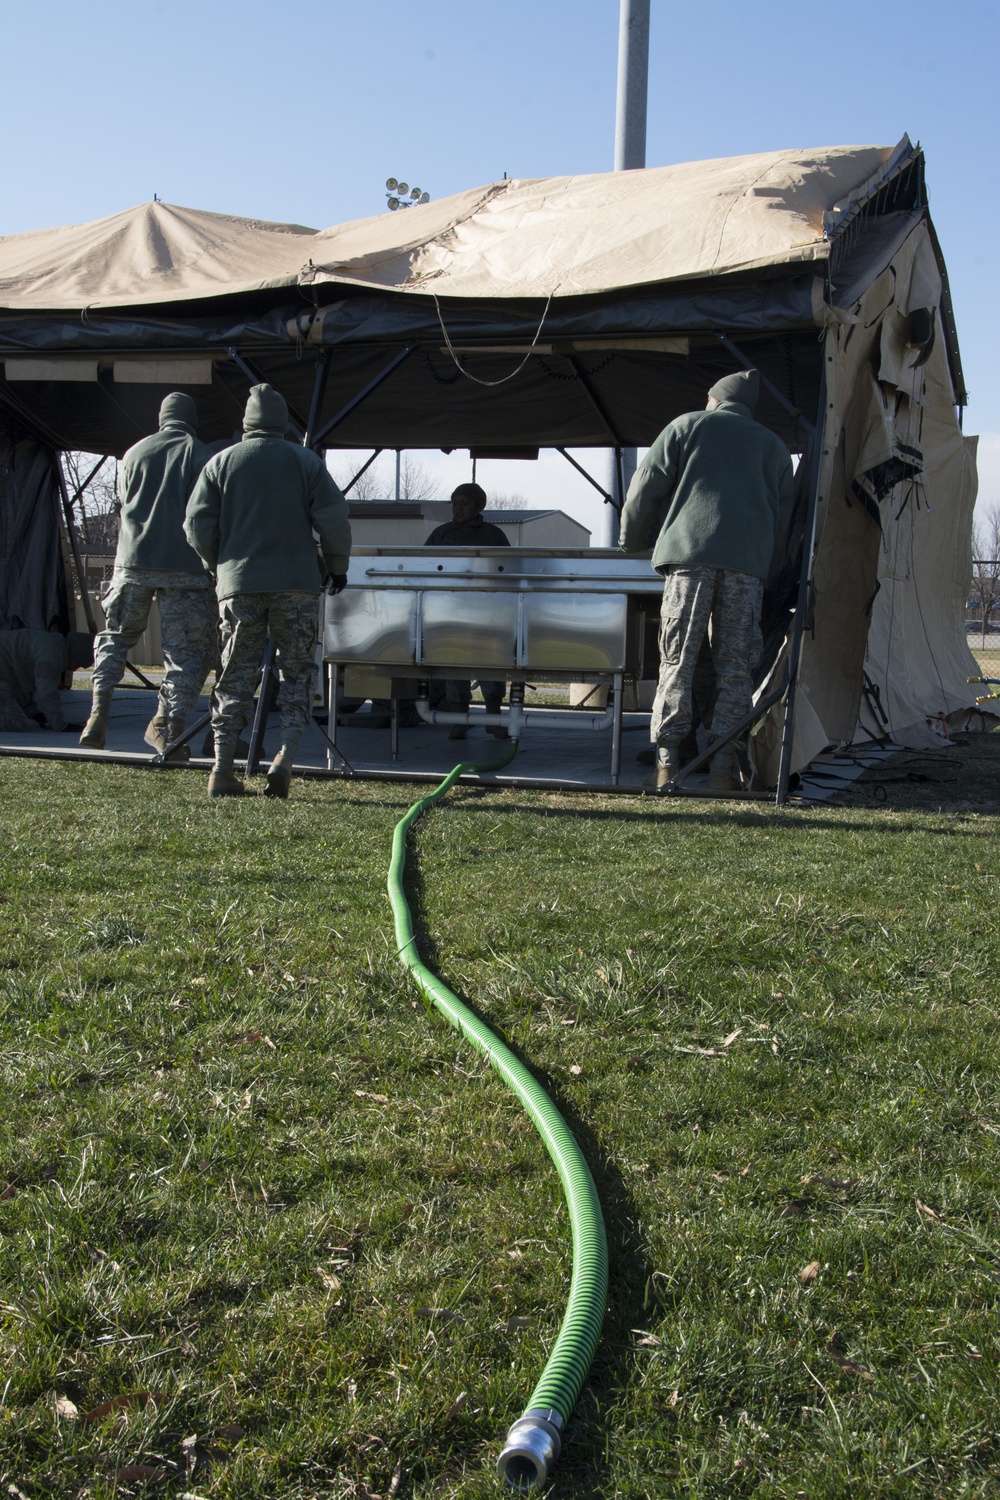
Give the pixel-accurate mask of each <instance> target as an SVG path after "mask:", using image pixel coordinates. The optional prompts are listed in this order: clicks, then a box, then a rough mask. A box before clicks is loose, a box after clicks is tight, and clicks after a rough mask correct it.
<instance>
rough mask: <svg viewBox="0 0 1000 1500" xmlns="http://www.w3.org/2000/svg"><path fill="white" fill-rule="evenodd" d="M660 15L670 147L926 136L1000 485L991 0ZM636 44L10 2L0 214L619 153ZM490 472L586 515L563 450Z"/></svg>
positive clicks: (544, 27) (29, 219)
mask: <svg viewBox="0 0 1000 1500" xmlns="http://www.w3.org/2000/svg"><path fill="white" fill-rule="evenodd" d="M651 9H652V17H651V34H650V89H649V125H648V145H647V162H648V164H649V165H650V166H659V165H664V164H666V163H669V162H675V161H691V160H697V159H700V158H706V157H713V156H734V155H742V154H744V153H749V152H755V151H768V150H774V149H778V148H785V147H792V146H820V145H834V144H872V143H877V144H883V143H884V144H894V143H895V142H896V141H897V140H898V139H899V138H900V136H902V135H903V133H904V132H906V133H908V134H909V135H910V137H911V138H912V139H913V140H919V141H920V142H921V144H922V145H923V146H924V148H925V150H926V153H927V181H928V188H929V193H930V201H931V212H932V215H933V217H934V220H935V224H936V226H937V230H938V234H939V236H940V239H941V242H942V247H943V250H944V254H945V258H946V260H947V263H948V269H949V274H950V278H951V284H952V292H953V296H954V303H955V312H956V318H957V322H958V330H959V337H960V340H961V345H962V354H963V362H964V366H965V374H966V382H967V385H968V388H969V391H970V393H971V402H970V407H969V410H968V413H967V423H966V426H967V430H968V431H971V432H979V433H981V434H983V454H982V462H981V474H982V483H981V493H982V496H983V498H984V499H1000V369H998V365H997V361H996V359H995V358H994V357H993V354H992V350H993V346H994V344H995V342H996V336H997V332H998V328H997V323H998V317H997V299H996V298H995V296H994V295H993V294H992V288H991V286H990V285H989V284H988V283H987V284H986V286H985V296H984V297H982V298H981V297H980V294H979V290H978V289H979V287H980V286H981V285H983V284H984V282H985V280H986V278H989V281H990V282H992V280H993V277H994V275H995V262H996V250H995V247H996V244H997V242H998V237H1000V195H998V194H997V192H996V187H995V184H996V178H997V167H996V163H995V161H994V159H993V158H992V155H991V152H992V150H993V148H994V143H995V142H996V140H997V137H998V124H1000V106H998V103H997V96H998V92H1000V90H998V88H997V84H996V63H997V56H998V40H1000V37H998V33H1000V22H998V20H997V9H996V7H995V6H993V5H992V4H986V3H982V0H965V3H963V4H962V5H961V6H955V5H951V6H946V5H943V4H940V3H934V4H931V3H928V0H913V3H911V4H909V5H908V6H905V7H903V6H898V5H895V4H889V3H884V0H869V3H859V0H847V3H841V4H840V5H838V6H833V5H828V6H826V7H824V8H822V9H820V8H818V7H814V6H813V7H809V6H802V5H801V4H798V5H792V4H790V3H786V0H775V3H760V4H757V5H748V4H746V3H736V0H717V3H716V4H715V5H714V6H711V7H708V6H704V5H697V6H695V5H691V6H682V5H680V4H678V3H675V0H652V7H651ZM617 44H618V0H572V3H569V0H530V3H529V0H423V3H422V4H421V5H414V4H412V3H404V0H367V3H366V4H359V3H356V0H355V3H351V4H347V3H343V0H325V3H321V0H284V3H283V4H281V5H274V4H272V3H268V4H264V3H262V0H200V3H198V4H195V3H192V0H170V3H165V0H89V3H87V4H81V3H79V0H47V3H45V4H39V3H38V0H0V46H2V50H3V52H4V55H5V57H6V59H7V65H6V67H5V69H4V73H5V77H4V88H3V90H2V92H0V131H2V138H3V139H4V141H5V143H6V146H5V152H4V156H5V161H4V170H3V174H2V179H0V233H2V234H12V233H19V232H22V231H25V230H30V229H39V228H43V227H47V226H50V225H55V224H67V223H76V222H81V221H86V220H89V219H98V218H102V217H104V216H105V215H108V214H112V213H116V212H117V211H119V210H120V209H124V208H127V207H129V206H131V205H133V204H136V203H141V202H144V201H147V200H148V199H150V198H152V196H153V194H154V193H156V194H157V195H158V196H159V197H160V198H163V199H165V200H167V201H168V202H172V203H179V204H184V205H187V206H190V207H195V208H205V209H212V210H215V211H217V212H228V213H233V214H238V215H240V216H243V217H249V218H263V219H273V220H281V221H295V222H298V223H302V224H308V225H311V226H312V227H314V228H320V227H323V226H325V225H328V224H334V223H338V222H342V221H344V220H347V219H352V218H360V217H364V216H366V215H368V214H373V213H379V212H381V211H382V210H383V208H384V204H385V193H384V182H385V179H386V177H387V176H389V175H394V176H397V177H403V178H405V179H406V180H407V181H408V182H410V183H413V182H416V183H418V184H419V185H420V186H421V187H423V188H425V189H427V191H429V192H430V194H431V196H432V197H434V198H440V197H444V196H446V195H447V194H449V193H454V192H459V191H461V190H463V189H465V188H469V187H474V186H477V185H479V184H482V183H485V182H490V181H493V180H495V179H496V178H499V177H502V176H503V174H504V173H505V172H506V173H507V175H508V176H511V177H545V176H558V175H562V174H563V173H577V172H601V171H608V170H610V168H611V166H612V163H613V151H614V116H615V88H616V67H617ZM14 60H20V63H19V65H18V64H17V63H15V62H14ZM12 147H13V148H12ZM980 304H981V305H980ZM450 462H452V466H453V467H454V465H456V464H458V463H459V460H458V458H457V456H456V457H455V459H454V460H453V461H450ZM560 465H561V467H560ZM465 467H467V464H466V465H465ZM564 469H565V470H566V471H567V472H566V473H564V472H563V470H564ZM491 470H496V475H495V477H493V476H492V473H491V474H490V475H486V474H483V475H481V477H483V478H484V480H485V481H486V482H487V483H488V484H489V483H493V484H495V485H496V487H497V488H502V489H506V490H518V491H521V492H523V493H525V494H526V495H527V497H528V498H529V499H530V500H531V501H532V503H535V502H541V501H542V500H544V499H545V498H546V497H550V498H551V501H552V502H553V503H558V504H560V505H564V506H565V508H567V509H572V510H573V511H574V513H576V514H578V515H579V516H580V518H581V519H584V520H586V521H587V523H588V524H592V518H593V516H594V508H593V506H592V504H591V501H590V498H589V495H587V494H586V493H585V491H586V486H585V485H584V484H583V481H580V480H577V479H575V478H574V476H573V474H572V471H569V470H568V466H566V465H565V464H563V461H562V460H558V459H553V460H550V461H548V462H545V463H540V464H538V465H534V466H528V465H518V466H513V465H499V464H496V465H493V466H491ZM456 477H458V478H466V477H467V475H466V473H465V470H464V468H463V469H462V472H461V473H460V474H458V473H457V470H456ZM451 482H453V481H452V477H451V469H445V470H443V471H442V484H443V485H444V486H445V487H447V486H448V485H449V483H451Z"/></svg>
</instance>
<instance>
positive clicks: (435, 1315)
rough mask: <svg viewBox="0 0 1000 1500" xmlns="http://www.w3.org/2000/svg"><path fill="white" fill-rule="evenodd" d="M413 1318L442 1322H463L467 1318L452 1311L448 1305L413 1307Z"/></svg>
mask: <svg viewBox="0 0 1000 1500" xmlns="http://www.w3.org/2000/svg"><path fill="white" fill-rule="evenodd" d="M413 1316H414V1317H415V1318H427V1319H428V1320H429V1321H430V1322H432V1323H433V1322H438V1321H440V1322H442V1323H465V1322H467V1321H468V1320H467V1319H466V1318H463V1317H462V1314H461V1313H457V1312H452V1310H451V1308H450V1307H415V1308H414V1309H413Z"/></svg>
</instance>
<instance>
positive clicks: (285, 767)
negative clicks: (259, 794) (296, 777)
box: [264, 746, 294, 798]
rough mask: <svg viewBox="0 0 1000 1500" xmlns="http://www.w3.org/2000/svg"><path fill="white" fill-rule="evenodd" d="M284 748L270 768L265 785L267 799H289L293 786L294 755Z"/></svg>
mask: <svg viewBox="0 0 1000 1500" xmlns="http://www.w3.org/2000/svg"><path fill="white" fill-rule="evenodd" d="M293 754H294V752H289V751H286V749H285V747H284V746H282V747H281V749H280V750H279V751H278V753H277V755H276V756H275V757H274V759H273V760H272V762H271V764H270V766H269V767H268V772H267V780H266V781H265V783H264V796H265V797H282V798H284V797H287V796H288V789H289V787H290V786H291V784H292V755H293Z"/></svg>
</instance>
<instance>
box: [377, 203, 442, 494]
mask: <svg viewBox="0 0 1000 1500" xmlns="http://www.w3.org/2000/svg"><path fill="white" fill-rule="evenodd" d="M385 196H386V201H387V202H388V205H389V208H390V210H391V212H392V213H397V212H398V211H399V209H401V208H413V207H415V205H416V204H418V203H429V202H430V201H431V195H430V193H425V192H424V190H423V189H422V188H418V187H412V188H411V187H410V185H409V183H408V182H400V181H399V179H398V178H396V177H387V178H386V179H385ZM401 457H402V454H401V452H400V450H399V449H398V448H397V449H396V499H397V500H398V499H399V477H400V459H401Z"/></svg>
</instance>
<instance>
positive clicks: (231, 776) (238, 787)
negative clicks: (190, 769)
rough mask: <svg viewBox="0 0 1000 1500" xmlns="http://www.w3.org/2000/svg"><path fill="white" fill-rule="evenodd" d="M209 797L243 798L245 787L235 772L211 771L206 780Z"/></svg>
mask: <svg viewBox="0 0 1000 1500" xmlns="http://www.w3.org/2000/svg"><path fill="white" fill-rule="evenodd" d="M208 795H209V796H210V797H213V798H214V797H244V796H246V787H245V786H244V785H243V783H242V781H241V780H240V778H239V777H238V776H237V775H236V773H235V771H231V770H230V771H212V773H211V775H210V776H209V778H208Z"/></svg>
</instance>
